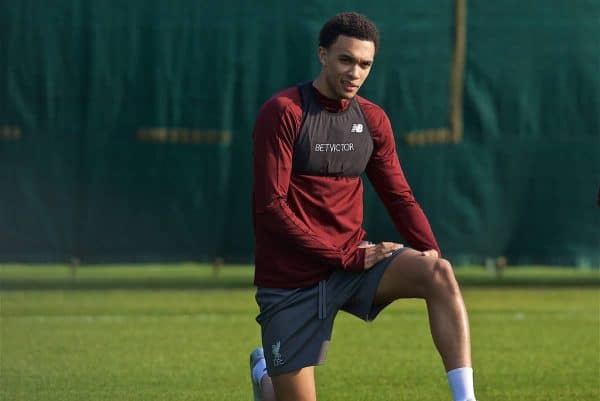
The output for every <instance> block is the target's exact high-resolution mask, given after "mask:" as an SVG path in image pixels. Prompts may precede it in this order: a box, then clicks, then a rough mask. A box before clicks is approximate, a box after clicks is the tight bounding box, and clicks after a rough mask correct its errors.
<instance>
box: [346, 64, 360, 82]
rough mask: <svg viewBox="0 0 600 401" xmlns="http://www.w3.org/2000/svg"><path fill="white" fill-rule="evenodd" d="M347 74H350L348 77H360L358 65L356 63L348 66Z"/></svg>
mask: <svg viewBox="0 0 600 401" xmlns="http://www.w3.org/2000/svg"><path fill="white" fill-rule="evenodd" d="M348 75H350V77H352V78H353V79H359V78H360V67H359V66H358V64H354V65H353V66H352V67H351V68H350V71H348Z"/></svg>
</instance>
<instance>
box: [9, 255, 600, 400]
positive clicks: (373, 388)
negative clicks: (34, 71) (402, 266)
mask: <svg viewBox="0 0 600 401" xmlns="http://www.w3.org/2000/svg"><path fill="white" fill-rule="evenodd" d="M457 275H458V276H459V280H460V281H461V285H462V286H463V294H464V297H465V302H466V304H467V307H468V309H469V313H470V320H471V329H472V338H473V357H474V364H475V372H476V373H475V380H476V387H477V393H478V398H479V399H480V400H481V401H508V400H518V401H538V400H539V401H542V400H543V401H547V400H552V401H559V400H565V401H566V400H568V401H572V400H582V401H594V400H598V399H599V398H600V382H599V377H600V357H599V355H600V292H599V291H598V289H599V287H598V283H599V281H598V279H599V277H598V272H597V271H588V272H585V271H584V272H581V271H576V270H566V269H541V268H537V269H536V268H530V269H522V270H517V269H509V270H507V271H506V272H505V275H504V277H503V278H502V279H497V278H495V276H493V275H492V274H490V273H488V272H486V271H485V270H480V269H475V268H472V269H457ZM251 277H252V272H251V270H250V269H247V268H242V267H227V268H223V269H222V270H221V272H220V273H219V275H218V276H215V275H213V272H212V270H211V269H210V268H207V267H205V266H203V267H201V266H195V265H172V266H168V268H165V267H164V266H158V265H157V266H148V265H146V266H143V267H138V266H136V267H130V266H121V267H118V268H117V267H103V266H98V267H83V268H80V269H79V270H78V271H77V272H76V274H75V276H73V275H72V274H71V271H70V270H69V269H68V268H66V267H63V266H45V267H31V266H7V265H4V266H1V267H0V289H1V290H0V308H1V310H0V319H1V320H0V400H2V401H4V400H7V401H8V400H11V401H12V400H15V401H16V400H36V401H37V400H40V401H41V400H43V401H53V400H57V401H58V400H60V401H70V400H73V401H75V400H77V401H79V400H90V401H95V400H111V401H118V400H169V401H171V400H207V401H220V400H223V401H225V400H227V401H231V400H250V399H251V394H250V383H249V379H248V367H247V356H248V353H249V351H250V350H251V349H252V348H253V347H255V346H256V345H257V344H258V341H259V338H260V334H259V328H258V325H257V324H256V323H255V321H254V317H255V315H256V313H257V308H256V304H255V303H254V291H253V289H252V287H251V286H250V283H251ZM316 375H317V387H318V393H319V400H320V401H327V400H329V401H333V400H336V401H338V400H340V401H341V400H351V401H361V400H365V401H367V400H368V401H383V400H390V401H391V400H399V401H402V400H407V401H408V400H411V401H438V400H450V396H449V391H448V386H447V383H446V380H445V376H444V372H443V368H442V365H441V362H440V360H439V357H438V356H437V354H436V352H435V350H434V347H433V345H432V341H431V337H430V335H429V330H428V324H427V315H426V311H425V305H424V303H423V302H422V301H417V300H405V301H398V302H396V303H394V304H393V305H391V306H390V307H389V308H388V309H386V311H384V312H383V313H382V315H381V316H380V317H379V318H378V319H377V320H376V321H375V322H374V323H372V324H366V323H364V322H362V321H360V320H358V319H356V318H354V317H352V316H349V315H346V314H343V313H340V315H338V318H337V321H336V326H335V330H334V335H333V341H332V345H331V347H330V350H329V355H328V361H327V363H326V364H325V366H322V367H319V368H317V373H316Z"/></svg>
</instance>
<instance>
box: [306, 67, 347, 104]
mask: <svg viewBox="0 0 600 401" xmlns="http://www.w3.org/2000/svg"><path fill="white" fill-rule="evenodd" d="M320 78H321V77H320V76H319V77H317V78H316V79H315V80H314V81H313V83H312V87H313V89H314V92H315V94H316V97H317V101H318V102H319V103H320V104H321V106H323V108H324V109H325V110H327V111H329V112H332V113H337V112H340V111H343V110H346V109H347V108H348V105H349V104H350V99H338V98H335V97H334V96H332V95H330V94H329V92H330V91H328V90H327V89H328V88H327V85H326V84H325V83H324V82H323V80H322V79H320Z"/></svg>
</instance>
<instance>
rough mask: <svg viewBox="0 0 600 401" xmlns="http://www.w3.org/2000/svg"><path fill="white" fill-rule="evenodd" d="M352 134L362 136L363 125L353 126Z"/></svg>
mask: <svg viewBox="0 0 600 401" xmlns="http://www.w3.org/2000/svg"><path fill="white" fill-rule="evenodd" d="M350 132H358V133H359V134H360V133H361V132H363V125H362V124H352V128H351V129H350Z"/></svg>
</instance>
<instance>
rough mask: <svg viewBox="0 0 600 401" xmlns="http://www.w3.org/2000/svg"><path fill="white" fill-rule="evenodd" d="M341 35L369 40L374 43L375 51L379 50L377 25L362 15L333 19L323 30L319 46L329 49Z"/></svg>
mask: <svg viewBox="0 0 600 401" xmlns="http://www.w3.org/2000/svg"><path fill="white" fill-rule="evenodd" d="M339 35H345V36H350V37H351V38H356V39H360V40H368V41H371V42H373V44H374V45H375V50H377V48H379V31H378V30H377V27H376V26H375V24H374V23H373V22H372V21H371V20H369V19H368V18H367V17H365V16H364V15H362V14H358V13H355V12H348V13H340V14H337V15H334V16H333V17H331V19H330V20H329V21H327V22H326V23H325V24H324V25H323V27H322V28H321V32H320V33H319V46H321V47H324V48H326V49H328V48H329V46H331V45H332V44H333V42H335V41H336V39H337V37H338V36H339Z"/></svg>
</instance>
